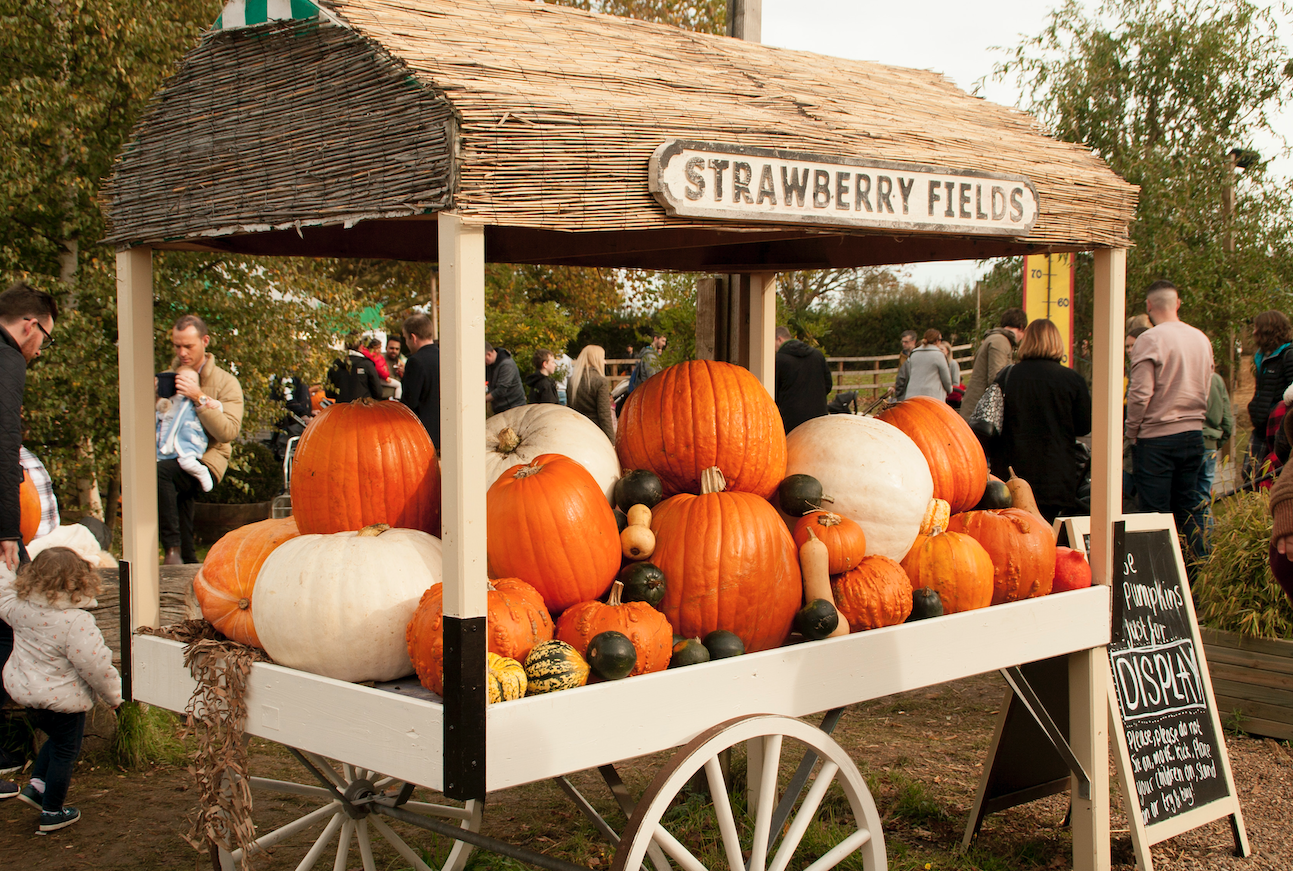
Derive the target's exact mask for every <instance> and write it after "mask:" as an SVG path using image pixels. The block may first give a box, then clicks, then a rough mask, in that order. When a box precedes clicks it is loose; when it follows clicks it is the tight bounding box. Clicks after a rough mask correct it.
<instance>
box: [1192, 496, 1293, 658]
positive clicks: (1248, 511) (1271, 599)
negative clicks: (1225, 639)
mask: <svg viewBox="0 0 1293 871" xmlns="http://www.w3.org/2000/svg"><path fill="white" fill-rule="evenodd" d="M1213 514H1214V518H1215V525H1214V527H1213V530H1212V553H1211V554H1209V556H1208V557H1207V558H1206V559H1204V560H1202V561H1201V562H1200V563H1198V565H1197V566H1196V571H1195V576H1194V581H1193V585H1194V586H1193V591H1194V605H1195V610H1196V611H1197V612H1198V618H1199V624H1200V625H1202V626H1207V627H1209V628H1211V629H1220V630H1224V631H1226V632H1238V633H1240V634H1242V635H1247V636H1250V637H1253V638H1282V639H1285V640H1293V606H1290V604H1289V601H1288V598H1287V597H1286V596H1285V595H1284V590H1283V589H1281V587H1280V585H1279V584H1278V583H1276V581H1275V578H1274V576H1273V575H1271V569H1270V565H1269V563H1268V560H1267V553H1268V551H1269V548H1270V541H1271V512H1270V498H1269V497H1268V496H1267V495H1266V493H1265V492H1260V493H1240V494H1237V495H1235V496H1232V497H1228V498H1226V499H1223V500H1221V501H1218V502H1216V503H1214V505H1213Z"/></svg>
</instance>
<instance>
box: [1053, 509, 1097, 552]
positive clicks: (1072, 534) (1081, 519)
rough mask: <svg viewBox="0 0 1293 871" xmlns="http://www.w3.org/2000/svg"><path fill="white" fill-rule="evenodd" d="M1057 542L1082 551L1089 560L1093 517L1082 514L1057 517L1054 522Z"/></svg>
mask: <svg viewBox="0 0 1293 871" xmlns="http://www.w3.org/2000/svg"><path fill="white" fill-rule="evenodd" d="M1052 531H1053V532H1054V533H1055V543H1056V544H1060V545H1063V546H1064V547H1071V548H1073V549H1074V550H1076V551H1080V552H1081V553H1082V556H1084V557H1086V558H1087V560H1088V561H1090V559H1091V517H1090V515H1086V514H1082V515H1078V516H1077V517H1056V518H1055V523H1054V524H1052Z"/></svg>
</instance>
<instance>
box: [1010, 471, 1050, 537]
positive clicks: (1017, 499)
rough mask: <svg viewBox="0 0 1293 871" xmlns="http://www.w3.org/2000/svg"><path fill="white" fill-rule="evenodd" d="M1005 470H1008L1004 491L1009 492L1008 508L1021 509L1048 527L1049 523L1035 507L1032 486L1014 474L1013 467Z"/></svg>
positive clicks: (1035, 502) (1035, 501)
mask: <svg viewBox="0 0 1293 871" xmlns="http://www.w3.org/2000/svg"><path fill="white" fill-rule="evenodd" d="M1007 468H1009V469H1010V479H1009V480H1008V481H1006V489H1007V490H1009V491H1010V507H1012V508H1022V509H1023V510H1024V511H1027V512H1028V513H1029V514H1031V515H1033V516H1034V517H1036V518H1037V519H1038V520H1040V521H1041V522H1042V523H1045V524H1046V525H1047V526H1050V522H1049V521H1048V520H1047V519H1046V518H1045V517H1043V516H1042V510H1041V509H1040V508H1038V507H1037V500H1036V499H1035V498H1034V497H1033V488H1032V485H1030V484H1029V483H1028V482H1027V481H1025V480H1024V479H1023V478H1021V477H1019V476H1018V475H1016V474H1015V467H1014V466H1008V467H1007Z"/></svg>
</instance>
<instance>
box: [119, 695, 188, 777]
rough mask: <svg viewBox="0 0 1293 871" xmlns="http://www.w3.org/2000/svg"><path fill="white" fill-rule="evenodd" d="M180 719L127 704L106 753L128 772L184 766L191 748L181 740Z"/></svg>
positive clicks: (162, 711)
mask: <svg viewBox="0 0 1293 871" xmlns="http://www.w3.org/2000/svg"><path fill="white" fill-rule="evenodd" d="M179 725H180V723H179V718H178V717H176V716H175V714H172V713H171V712H170V711H167V710H163V709H162V708H154V707H151V706H149V705H145V704H142V703H140V702H123V703H122V705H121V707H120V708H119V709H118V710H117V728H116V730H115V732H114V733H113V736H112V740H111V741H110V742H109V743H108V747H107V749H106V750H105V753H106V754H107V757H108V761H110V762H111V763H113V764H115V765H117V766H119V767H121V768H125V769H139V768H147V767H149V766H152V765H183V764H184V763H185V761H186V758H187V753H188V751H187V748H185V746H184V743H183V742H182V741H180V739H179V737H178V729H179Z"/></svg>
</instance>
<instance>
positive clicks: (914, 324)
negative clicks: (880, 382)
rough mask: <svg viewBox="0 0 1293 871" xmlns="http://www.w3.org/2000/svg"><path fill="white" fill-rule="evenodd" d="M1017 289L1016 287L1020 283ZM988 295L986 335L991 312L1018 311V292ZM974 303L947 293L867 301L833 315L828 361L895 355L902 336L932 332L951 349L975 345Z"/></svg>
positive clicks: (918, 292)
mask: <svg viewBox="0 0 1293 871" xmlns="http://www.w3.org/2000/svg"><path fill="white" fill-rule="evenodd" d="M1016 288H1017V283H1016ZM1013 293H1014V296H1013V302H1010V300H1011V299H1012V297H1011V296H1010V292H1009V291H1000V292H999V293H996V294H993V295H988V294H987V293H985V294H984V312H985V313H984V315H983V318H982V323H983V329H982V330H981V331H980V332H984V331H986V330H987V329H988V328H989V327H990V326H995V325H996V317H997V316H999V315H997V316H990V315H989V312H991V311H995V310H996V308H997V307H1000V308H1001V309H1003V310H1004V309H1005V308H1008V307H1009V306H1008V305H1002V302H1003V300H1002V299H1001V297H1005V300H1004V301H1005V302H1009V304H1010V305H1019V296H1018V293H1019V292H1018V290H1017V289H1016V290H1015V291H1013ZM974 304H975V299H974V296H973V294H964V293H961V292H959V291H948V290H910V291H908V292H906V293H903V294H900V295H895V296H886V297H879V298H871V299H863V300H860V301H858V302H855V303H853V304H851V305H845V306H841V307H840V308H838V309H833V310H832V311H831V312H830V318H829V339H828V340H827V341H825V342H823V344H824V346H825V350H826V353H827V356H832V357H869V356H878V355H883V354H897V353H898V351H899V346H898V340H899V337H900V336H901V335H902V333H903V331H904V330H916V331H917V332H918V333H924V331H925V330H927V329H929V328H930V327H933V328H934V329H936V330H938V331H939V332H941V333H942V334H943V338H945V339H947V340H948V341H950V342H952V343H953V344H963V343H966V342H970V341H977V339H979V338H981V336H975V335H974V333H975V316H974Z"/></svg>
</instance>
